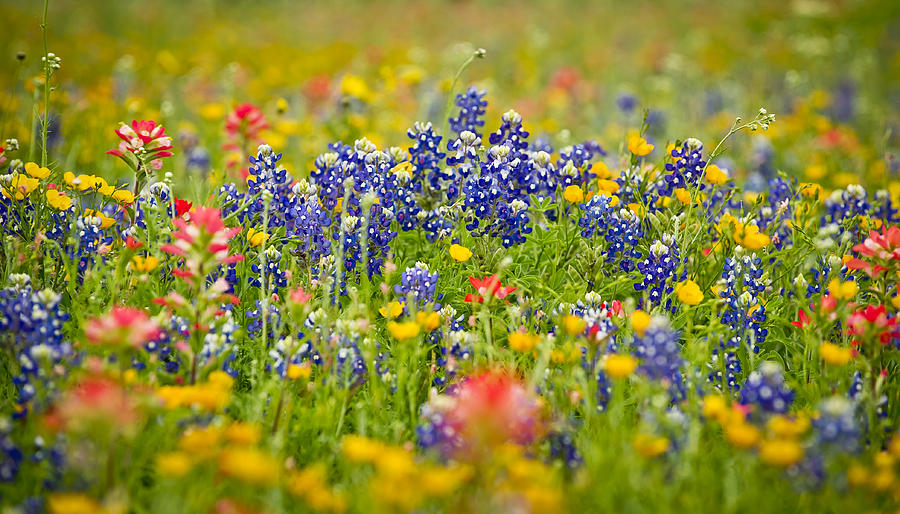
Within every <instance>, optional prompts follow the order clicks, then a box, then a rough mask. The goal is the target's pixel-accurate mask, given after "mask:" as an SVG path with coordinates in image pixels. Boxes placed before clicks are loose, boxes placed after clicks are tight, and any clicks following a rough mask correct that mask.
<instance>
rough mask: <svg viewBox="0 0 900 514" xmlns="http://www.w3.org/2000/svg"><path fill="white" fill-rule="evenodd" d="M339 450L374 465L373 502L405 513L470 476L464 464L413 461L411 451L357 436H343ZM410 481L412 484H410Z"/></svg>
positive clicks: (349, 457) (444, 494) (450, 490)
mask: <svg viewBox="0 0 900 514" xmlns="http://www.w3.org/2000/svg"><path fill="white" fill-rule="evenodd" d="M341 450H342V452H343V454H344V458H346V459H347V460H348V461H350V462H353V463H357V464H369V465H372V466H374V468H375V473H374V475H373V476H372V477H371V480H370V482H369V486H370V490H371V491H372V497H373V498H374V499H375V500H376V501H377V502H379V503H380V504H382V505H383V506H385V507H389V508H392V509H396V510H401V511H405V512H408V511H412V510H414V509H416V508H418V507H419V506H420V505H422V504H423V503H424V502H426V501H427V500H429V499H436V498H446V497H447V496H449V495H450V494H452V493H453V492H454V491H456V490H457V489H459V488H460V487H461V486H462V485H463V484H464V483H466V482H468V481H469V480H470V479H471V478H472V477H473V475H474V469H472V468H471V467H470V466H467V465H457V466H451V467H445V466H438V465H432V464H426V463H417V462H416V460H415V458H414V454H413V453H412V452H411V451H408V450H405V449H403V448H400V447H397V446H391V445H387V444H384V443H382V442H380V441H376V440H374V439H369V438H367V437H363V436H358V435H347V436H345V437H344V439H343V442H342V444H341ZM413 482H415V483H416V484H417V486H416V487H410V484H412V483H413Z"/></svg>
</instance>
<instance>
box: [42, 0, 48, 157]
mask: <svg viewBox="0 0 900 514" xmlns="http://www.w3.org/2000/svg"><path fill="white" fill-rule="evenodd" d="M49 7H50V0H44V16H43V18H42V19H41V32H42V33H43V35H44V123H43V124H42V126H41V166H47V130H48V126H47V124H48V123H49V121H50V54H49V52H48V51H47V11H48V10H49Z"/></svg>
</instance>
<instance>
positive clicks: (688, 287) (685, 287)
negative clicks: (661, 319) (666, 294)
mask: <svg viewBox="0 0 900 514" xmlns="http://www.w3.org/2000/svg"><path fill="white" fill-rule="evenodd" d="M675 293H676V294H677V295H678V300H679V301H681V302H682V303H685V304H687V305H697V304H699V303H700V302H702V301H703V291H701V290H700V286H698V285H697V283H696V282H694V281H693V280H686V281H684V282H682V283H681V284H678V287H676V288H675Z"/></svg>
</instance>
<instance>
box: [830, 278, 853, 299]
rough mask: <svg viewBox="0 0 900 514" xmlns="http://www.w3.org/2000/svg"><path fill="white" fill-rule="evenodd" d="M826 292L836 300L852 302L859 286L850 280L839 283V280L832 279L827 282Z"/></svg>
mask: <svg viewBox="0 0 900 514" xmlns="http://www.w3.org/2000/svg"><path fill="white" fill-rule="evenodd" d="M828 292H829V293H831V296H834V297H835V298H837V299H838V300H852V299H853V297H854V296H856V293H858V292H859V286H858V285H856V282H854V281H852V280H848V281H846V282H841V280H840V279H838V278H833V279H831V281H829V282H828Z"/></svg>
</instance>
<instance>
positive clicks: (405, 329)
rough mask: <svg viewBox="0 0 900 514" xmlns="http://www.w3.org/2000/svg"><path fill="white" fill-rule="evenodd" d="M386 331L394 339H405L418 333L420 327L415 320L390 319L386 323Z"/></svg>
mask: <svg viewBox="0 0 900 514" xmlns="http://www.w3.org/2000/svg"><path fill="white" fill-rule="evenodd" d="M387 329H388V332H390V333H391V335H392V336H393V337H394V339H396V340H398V341H406V340H407V339H412V338H413V337H416V336H417V335H419V331H420V330H421V327H420V326H419V324H418V323H416V322H415V321H407V322H404V323H397V322H396V321H390V322H388V324H387Z"/></svg>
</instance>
